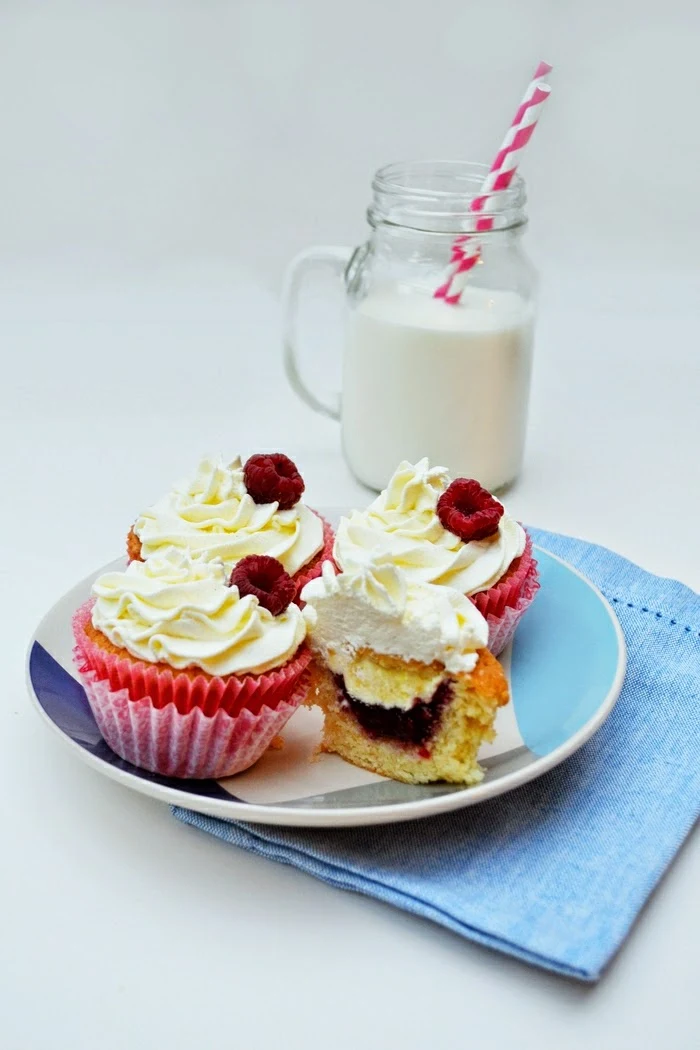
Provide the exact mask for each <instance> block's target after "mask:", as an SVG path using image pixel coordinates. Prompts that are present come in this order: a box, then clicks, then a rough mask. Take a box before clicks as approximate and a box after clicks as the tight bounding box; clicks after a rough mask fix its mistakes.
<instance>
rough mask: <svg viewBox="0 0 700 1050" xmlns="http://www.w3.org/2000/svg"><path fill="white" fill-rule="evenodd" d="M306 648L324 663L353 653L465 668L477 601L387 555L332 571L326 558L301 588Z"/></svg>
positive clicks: (479, 639) (474, 640)
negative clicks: (414, 575)
mask: <svg viewBox="0 0 700 1050" xmlns="http://www.w3.org/2000/svg"><path fill="white" fill-rule="evenodd" d="M302 599H303V601H305V602H306V606H305V608H304V611H303V615H304V618H305V620H306V622H307V624H308V627H309V638H310V642H311V644H312V646H313V647H314V648H316V649H319V650H320V651H321V652H322V653H323V655H324V656H325V657H326V659H327V660H328V659H329V656H330V660H329V663H331V666H333V667H337V666H339V664H338V657H339V654H340V655H341V661H340V665H342V654H343V653H345V654H346V655H347V656H348V657H349V658H350V657H352V655H353V654H354V653H356V652H358V651H359V650H362V649H371V650H373V651H374V652H375V653H384V654H386V655H389V656H399V657H401V658H402V659H404V660H407V661H413V660H416V661H418V662H419V663H423V664H432V663H434V662H435V661H437V662H439V663H440V664H443V665H444V666H445V668H446V669H447V670H448V671H451V672H455V673H456V672H461V671H466V672H469V671H472V670H473V669H474V667H475V666H476V663H477V660H478V654H477V650H478V649H484V648H485V647H486V645H487V644H488V626H487V623H486V620H485V619H484V617H483V616H482V615H481V613H480V612H479V611H478V609H477V608H476V606H475V605H474V604H473V603H472V602H470V601H469V599H468V598H467V597H465V595H463V594H460V593H459V592H458V591H455V590H453V589H452V588H451V587H441V586H437V585H435V584H430V583H420V582H418V581H415V580H411V579H410V578H409V576H408V575H407V574H406V573H405V572H403V571H402V570H401V569H400V568H398V566H397V565H395V564H394V563H393V562H392V561H391V560H390V558H388V557H386V556H379V557H375V558H369V559H367V560H366V561H365V562H364V564H363V565H362V566H360V567H359V568H358V569H357V571H356V572H343V573H340V574H338V575H337V574H336V572H335V569H334V567H333V565H332V563H331V562H329V561H327V562H324V564H323V570H322V573H321V576H320V577H318V578H317V579H315V580H311V582H310V583H307V584H306V586H305V587H304V590H303V591H302Z"/></svg>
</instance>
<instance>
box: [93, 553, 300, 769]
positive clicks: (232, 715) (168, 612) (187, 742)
mask: <svg viewBox="0 0 700 1050" xmlns="http://www.w3.org/2000/svg"><path fill="white" fill-rule="evenodd" d="M295 590H296V585H295V584H294V582H293V581H292V579H291V578H290V577H289V575H288V574H287V573H286V572H285V571H284V569H283V568H282V566H281V565H280V563H279V562H277V561H276V560H275V559H273V558H268V557H265V556H251V557H248V558H246V559H244V560H242V561H241V562H239V564H238V565H237V566H236V569H235V570H234V579H233V580H229V577H228V574H227V571H226V570H225V569H224V567H223V565H222V564H221V562H220V561H209V562H207V561H203V560H201V559H194V558H192V557H191V556H190V555H189V554H188V553H187V552H185V551H180V550H177V549H175V548H172V549H171V550H170V551H166V552H164V553H162V554H155V555H153V556H152V557H151V558H148V559H146V561H144V562H140V561H133V562H132V563H131V564H130V565H129V567H128V568H127V570H126V571H125V572H108V573H105V574H104V575H103V576H100V577H99V578H98V579H97V581H96V582H95V584H94V585H93V595H94V597H93V598H92V599H91V600H90V601H88V602H86V603H85V604H84V605H82V606H81V607H80V608H79V609H78V610H77V612H76V613H75V616H74V619H73V633H74V636H75V649H74V655H75V661H76V665H77V668H78V671H79V673H80V677H81V679H82V682H83V685H84V687H85V692H86V694H87V699H88V702H89V704H90V707H91V709H92V712H93V714H94V716H95V720H96V721H97V725H98V727H99V729H100V732H101V733H102V736H103V737H104V739H105V740H106V741H107V743H108V744H109V746H110V747H111V748H112V750H113V751H115V752H116V753H117V754H118V755H119V756H120V757H121V758H124V759H126V760H127V761H129V762H131V763H133V764H134V765H136V766H140V767H142V768H144V769H148V770H150V771H151V772H154V773H160V774H162V775H163V776H169V777H188V778H192V777H193V778H199V779H207V778H210V777H213V778H218V777H226V776H231V775H233V774H234V773H238V772H241V771H242V770H243V769H247V768H248V767H249V766H251V765H252V764H253V763H254V762H256V761H257V759H258V758H259V757H260V756H261V755H262V753H263V752H264V751H265V749H266V748H267V747H268V745H269V744H270V742H271V741H272V740H273V738H274V737H275V736H276V734H277V733H279V732H280V730H281V729H282V727H283V726H284V725H285V723H286V722H287V721H288V719H289V718H290V717H291V715H292V714H293V713H294V711H295V710H296V709H297V707H299V705H300V704H301V703H302V702H303V701H304V700H305V699H306V695H307V689H308V685H309V664H310V660H311V652H310V650H309V647H308V645H307V644H306V643H305V635H306V625H305V621H304V619H303V616H302V613H301V610H300V609H299V608H298V607H297V606H296V605H294V604H290V599H291V598H292V597H293V596H294V593H295Z"/></svg>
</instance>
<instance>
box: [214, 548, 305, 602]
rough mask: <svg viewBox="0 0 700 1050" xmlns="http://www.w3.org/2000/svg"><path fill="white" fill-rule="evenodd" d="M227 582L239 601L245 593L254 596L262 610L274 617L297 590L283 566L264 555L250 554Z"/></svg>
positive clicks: (274, 559)
mask: <svg viewBox="0 0 700 1050" xmlns="http://www.w3.org/2000/svg"><path fill="white" fill-rule="evenodd" d="M230 583H231V586H232V587H238V593H239V594H240V596H241V598H244V597H245V596H246V594H253V595H255V597H256V598H257V599H258V601H259V602H260V604H261V605H262V607H263V609H267V610H268V611H269V612H271V613H272V615H273V616H279V614H280V613H283V612H284V611H285V609H286V608H287V606H288V605H289V603H290V602H291V600H292V598H293V597H294V595H295V594H296V589H297V587H296V584H295V582H294V580H293V579H292V577H291V576H290V575H289V573H287V572H285V571H284V568H283V566H282V563H281V562H279V561H277V558H268V556H267V555H266V554H249V555H248V556H247V557H246V558H241V560H240V561H239V563H238V565H236V567H235V568H234V570H233V572H232V573H231V581H230Z"/></svg>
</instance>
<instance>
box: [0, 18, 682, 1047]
mask: <svg viewBox="0 0 700 1050" xmlns="http://www.w3.org/2000/svg"><path fill="white" fill-rule="evenodd" d="M698 55H700V13H699V9H698V7H697V5H696V4H695V3H691V2H688V3H681V2H678V0H676V2H673V0H671V2H666V3H664V4H660V3H650V2H648V0H636V2H629V3H628V2H623V0H611V2H607V3H603V2H599V0H589V2H588V3H586V4H582V3H577V4H574V3H569V2H566V0H558V2H556V0H550V2H544V0H541V2H532V0H521V2H520V3H518V2H517V0H512V2H505V0H489V2H484V0H482V2H480V3H478V4H475V3H468V2H466V0H462V2H456V0H431V2H430V3H425V4H418V3H417V2H413V0H405V2H403V3H400V2H399V0H383V2H382V0H374V2H371V0H355V2H354V3H339V2H334V0H325V2H323V0H287V2H285V0H277V2H275V3H270V2H266V0H259V2H257V3H256V2H253V0H240V2H238V0H229V2H225V0H220V2H216V0H190V2H185V0H171V2H170V3H165V2H163V3H158V2H149V0H140V2H136V0H99V2H95V0H92V2H91V3H87V2H86V3H77V2H76V3H69V2H67V0H53V2H52V3H51V4H48V3H40V2H35V3H31V2H26V0H25V2H20V0H0V99H1V100H2V102H1V104H0V149H1V150H2V163H1V164H0V348H1V350H2V355H3V372H2V383H0V410H1V411H2V429H1V431H0V439H1V440H2V449H3V456H2V463H3V468H2V469H3V478H2V492H3V510H4V514H3V515H2V517H1V518H0V534H1V535H2V556H1V557H2V561H1V563H0V572H1V576H0V581H1V583H2V603H1V606H2V608H1V609H0V612H1V613H2V640H3V646H2V649H3V661H4V663H5V665H6V679H5V690H4V694H3V697H2V699H1V700H0V753H1V757H0V777H1V778H2V782H4V783H3V788H2V794H1V795H0V806H2V811H3V812H2V821H3V832H4V839H5V848H4V850H3V865H2V867H1V868H0V872H1V873H0V890H1V891H2V896H1V898H0V899H1V900H2V906H0V924H1V931H0V1017H1V1018H2V1021H0V1025H1V1026H2V1029H1V1030H0V1043H1V1044H2V1045H3V1047H7V1050H44V1048H46V1050H49V1048H51V1050H57V1048H62V1047H64V1046H65V1047H70V1048H71V1050H83V1048H85V1050H88V1048H90V1050H93V1048H94V1047H98V1046H99V1047H100V1048H103V1050H117V1048H119V1050H121V1048H123V1047H125V1046H127V1045H129V1046H133V1047H135V1048H141V1047H143V1048H146V1047H149V1048H151V1047H152V1048H155V1050H158V1048H159V1047H161V1046H163V1047H168V1050H187V1048H190V1047H192V1046H200V1047H203V1048H206V1047H209V1046H228V1045H232V1046H234V1045H235V1046H238V1045H245V1046H247V1047H250V1048H251V1050H254V1048H257V1047H263V1048H264V1047H268V1046H277V1045H284V1046H287V1047H290V1048H296V1047H305V1048H309V1050H315V1048H316V1047H319V1048H321V1047H326V1046H330V1047H333V1048H336V1047H337V1048H346V1047H347V1048H350V1047H356V1046H367V1047H380V1046H381V1047H386V1046H392V1045H401V1046H402V1047H404V1048H406V1050H414V1048H416V1050H417V1048H418V1047H423V1046H428V1045H430V1046H433V1045H435V1046H438V1045H441V1044H447V1043H449V1044H450V1045H461V1044H462V1043H464V1044H466V1043H467V1042H470V1043H472V1042H473V1043H476V1042H479V1043H482V1044H484V1045H490V1046H494V1047H497V1048H500V1047H503V1048H505V1047H511V1046H513V1045H518V1046H520V1047H530V1046H532V1047H535V1046H537V1047H540V1046H542V1045H545V1046H546V1045H552V1046H555V1045H557V1046H566V1047H567V1048H578V1047H582V1048H583V1047H586V1048H588V1047H590V1046H597V1047H602V1048H608V1047H610V1048H614V1050H617V1048H626V1047H634V1048H635V1050H639V1048H644V1047H651V1046H657V1045H664V1046H669V1047H673V1048H674V1050H675V1048H680V1050H685V1048H686V1047H688V1048H690V1047H691V1046H695V1045H697V1029H695V1031H693V1028H692V1024H693V1017H697V1011H696V1010H695V1005H694V995H695V979H696V978H695V975H696V974H697V972H698V964H699V963H700V955H699V954H698V944H700V936H699V935H700V922H699V917H698V908H697V903H696V902H697V893H696V887H697V881H698V874H699V872H700V868H699V866H698V865H699V861H700V854H699V852H698V842H697V836H696V837H695V839H694V840H692V841H691V842H690V843H689V844H688V845H687V846H686V847H685V849H684V850H683V851H682V853H681V855H680V856H679V858H678V859H677V861H676V863H675V864H674V866H673V868H672V870H671V871H670V873H669V875H668V877H667V878H666V880H665V881H664V883H663V884H662V887H661V889H660V891H659V892H658V893H657V894H656V895H655V897H654V898H653V900H652V902H651V904H650V905H649V907H648V908H647V909H646V910H645V912H644V914H643V916H642V917H641V919H640V922H639V924H638V926H637V928H636V930H635V932H634V934H633V936H632V937H631V938H630V941H629V943H628V944H627V946H626V947H625V949H624V950H623V952H622V953H621V955H620V957H619V958H618V960H617V961H616V963H615V964H614V966H613V967H612V969H611V970H610V972H609V974H608V975H607V976H606V978H605V979H604V981H603V982H602V983H601V984H600V985H599V986H598V987H597V988H594V989H584V988H581V987H579V986H577V985H575V984H573V983H570V982H566V981H563V980H560V979H558V978H553V977H550V976H547V975H544V974H541V973H539V972H536V971H534V970H532V969H530V968H527V967H524V966H521V965H520V964H517V963H514V962H512V961H510V960H506V959H504V958H502V957H500V956H497V955H495V954H493V953H489V952H487V951H484V950H481V949H479V948H476V947H474V946H472V945H469V944H465V943H463V942H462V941H461V940H459V939H458V938H456V937H453V936H451V935H450V934H447V933H445V932H444V931H441V930H437V929H436V928H434V927H432V926H430V925H429V924H428V923H424V922H421V921H418V920H416V919H413V918H409V917H407V916H404V915H402V914H399V913H398V912H395V911H394V910H392V909H390V908H387V907H383V906H379V905H377V904H375V903H371V902H368V901H366V900H363V899H360V898H356V897H352V896H349V895H344V894H341V893H340V892H338V891H336V890H331V889H329V888H327V887H324V886H323V885H321V884H320V883H317V882H315V881H314V880H312V879H310V878H308V877H305V876H302V875H300V874H298V873H296V872H292V871H289V870H286V869H283V868H279V867H277V866H275V865H273V864H270V863H266V862H263V861H261V860H259V859H255V858H253V857H250V856H247V855H245V854H241V853H236V852H234V851H232V850H229V849H226V848H224V847H223V846H221V845H220V844H218V843H215V842H210V841H208V840H207V839H205V838H204V837H203V836H201V835H197V834H196V833H194V832H193V831H191V830H187V829H184V828H182V827H180V826H179V825H177V824H175V822H174V821H172V820H171V818H170V817H169V815H168V813H167V811H166V810H164V809H162V808H160V807H158V806H157V805H156V804H155V803H150V802H148V801H147V800H142V799H140V798H138V797H136V796H131V795H130V794H128V793H126V792H124V791H123V790H120V789H119V788H118V787H117V786H116V785H113V784H112V783H109V782H107V781H104V782H103V781H101V780H100V778H99V777H97V776H96V775H95V774H93V773H92V772H91V771H89V770H87V769H83V768H82V767H79V766H76V765H75V763H74V761H73V759H72V756H71V755H70V754H69V753H68V752H67V751H66V752H64V751H63V750H62V749H61V747H60V744H59V743H58V742H56V741H54V739H52V738H50V737H49V736H48V734H46V732H45V730H44V728H43V727H42V726H41V724H40V723H39V720H38V719H37V718H36V716H35V715H34V714H33V712H32V711H31V710H29V708H28V704H27V701H26V698H25V693H24V684H23V668H22V659H23V651H24V648H25V646H26V642H27V640H28V637H29V635H30V633H31V631H32V629H33V627H34V625H35V623H36V621H37V620H38V619H39V618H40V616H41V615H42V614H43V612H44V611H45V609H46V608H47V607H48V606H49V605H50V604H51V602H52V601H53V600H54V599H55V598H56V597H57V596H58V595H59V594H60V593H62V591H64V590H65V589H67V588H68V587H69V586H70V585H72V583H73V582H75V580H77V579H78V578H80V577H81V576H83V575H85V574H87V573H88V572H89V571H90V570H92V569H93V568H94V567H95V566H96V565H99V564H101V563H103V562H105V561H108V560H110V559H111V558H113V557H114V556H115V553H116V552H118V551H119V550H120V549H121V545H122V542H123V535H124V533H125V531H126V530H127V528H128V525H129V523H130V521H131V520H132V519H133V517H134V515H135V514H136V512H137V511H138V510H139V509H141V508H142V506H143V505H145V504H146V503H147V502H150V501H151V500H152V499H153V498H154V497H155V496H157V495H158V494H160V492H161V491H162V490H163V488H164V487H165V486H167V485H168V484H169V483H170V481H172V480H173V479H174V478H175V477H177V476H179V475H180V474H182V473H183V471H184V472H186V471H187V470H188V469H189V467H190V466H191V465H192V464H193V463H194V462H196V460H197V458H198V457H199V455H200V454H201V453H202V452H206V451H209V450H211V451H219V450H221V451H222V452H224V453H232V452H234V451H236V450H238V449H241V450H242V451H243V452H244V453H246V452H249V451H253V450H255V449H258V448H261V447H270V448H274V447H283V448H285V449H286V450H287V451H289V452H290V453H292V454H293V455H294V456H295V457H296V458H297V459H298V460H299V462H300V465H301V466H302V467H303V470H304V473H305V476H306V477H307V481H308V494H309V501H310V502H311V503H315V504H316V505H331V506H337V505H343V504H347V503H350V502H352V501H353V500H364V499H366V494H365V493H363V492H362V491H361V490H360V489H359V487H358V486H357V485H356V484H355V483H354V482H353V481H352V479H351V478H350V476H349V475H348V473H347V470H346V468H345V466H344V465H343V462H342V459H341V457H340V452H339V442H338V434H337V429H336V427H335V425H334V424H332V423H330V422H329V421H326V420H323V419H320V418H318V417H313V416H312V415H311V414H310V413H309V412H308V411H307V410H306V409H305V408H304V407H303V406H301V405H299V404H298V403H297V402H295V401H294V400H293V398H292V395H291V394H290V393H289V391H288V388H287V386H286V383H285V380H284V378H283V375H282V372H281V368H280V365H279V314H278V306H277V295H278V289H279V283H280V279H281V274H282V271H283V267H284V263H285V261H286V259H287V258H288V257H289V256H290V255H291V254H292V253H293V252H295V251H296V250H298V249H300V248H302V247H305V246H306V245H307V244H309V243H313V242H315V241H326V242H330V243H342V242H352V243H357V242H358V241H359V240H360V239H361V238H362V237H363V235H364V224H363V214H364V209H365V207H366V204H367V202H368V192H369V181H370V177H371V174H372V171H373V170H374V168H375V167H377V166H378V165H379V164H381V163H384V162H387V161H389V160H395V159H400V158H407V157H430V156H433V157H435V156H450V157H466V158H471V159H480V160H488V159H490V155H491V154H492V153H493V151H494V150H495V149H496V147H497V146H498V144H499V140H500V137H501V136H502V134H503V130H504V128H505V125H507V123H508V122H509V120H510V117H511V115H512V111H513V109H514V105H515V103H516V102H517V100H518V99H519V97H520V95H521V94H522V91H523V88H524V85H525V83H526V82H527V79H528V77H529V75H530V72H531V70H532V69H533V68H534V66H535V64H536V62H537V60H538V59H539V58H540V57H544V58H547V59H548V60H549V61H551V62H552V63H554V64H555V66H556V71H555V74H554V75H553V77H552V84H553V87H554V92H553V95H552V99H551V101H550V103H549V104H548V111H547V112H546V114H545V117H544V118H543V121H542V126H541V128H539V129H538V131H537V134H536V136H535V138H534V140H533V143H532V146H531V148H530V150H529V152H528V157H527V158H526V162H525V164H524V166H523V173H524V174H525V176H526V178H527V180H528V183H529V186H530V201H531V204H530V214H531V220H532V221H531V228H530V231H529V233H528V243H529V249H530V252H531V254H532V256H533V257H534V258H535V260H536V261H537V263H538V264H539V266H540V269H541V271H542V274H543V296H542V307H541V321H540V326H539V335H538V342H537V363H536V369H535V376H534V385H533V401H532V413H531V428H530V438H529V448H528V456H527V462H526V469H525V472H524V474H523V477H522V479H521V482H520V483H519V485H518V486H517V487H516V489H515V490H514V491H513V493H512V495H511V496H510V500H509V502H510V504H511V506H512V509H513V511H514V512H515V513H516V514H517V515H518V516H521V517H524V518H525V519H526V520H528V521H531V522H533V523H536V524H538V525H542V526H545V527H549V528H552V529H559V530H562V531H567V532H573V533H577V534H579V535H584V536H586V537H587V538H590V539H593V540H597V541H598V542H602V543H605V544H607V545H609V546H612V547H614V548H616V549H617V550H619V551H621V552H622V553H624V554H627V555H628V556H629V557H631V558H633V559H635V560H637V561H639V562H642V563H643V564H644V565H645V566H646V567H647V568H649V569H651V570H653V571H655V572H659V573H663V574H668V575H673V576H676V577H678V578H681V579H682V580H684V582H686V583H688V584H690V585H691V586H694V587H696V588H698V587H700V560H699V558H698V554H697V549H698V547H697V521H698V515H699V513H700V497H699V495H698V488H699V486H698V468H697V448H698V439H699V438H700V428H699V425H698V403H699V401H700V354H699V353H698V346H699V345H700V320H699V317H698V303H699V301H700V298H699V295H698V293H699V292H700V273H699V270H698V264H697V256H696V243H697V238H698V233H699V232H700V213H699V212H700V206H699V204H698V201H699V200H700V194H699V193H698V190H697V165H698V159H699V150H698V143H697V131H696V129H697V124H698V116H697V107H698V99H699V98H700V75H699V73H698V70H699V69H700V63H699V62H698ZM316 336H317V338H316V343H317V345H318V346H319V347H320V348H322V349H324V350H325V351H326V352H325V354H324V356H323V360H322V361H321V360H320V361H319V364H318V367H319V369H320V370H321V371H326V370H329V371H332V367H331V366H330V365H329V359H330V358H331V356H332V351H333V350H334V348H335V346H336V344H337V333H333V332H328V333H327V335H326V333H325V332H324V331H321V329H320V327H319V329H318V331H317V333H316Z"/></svg>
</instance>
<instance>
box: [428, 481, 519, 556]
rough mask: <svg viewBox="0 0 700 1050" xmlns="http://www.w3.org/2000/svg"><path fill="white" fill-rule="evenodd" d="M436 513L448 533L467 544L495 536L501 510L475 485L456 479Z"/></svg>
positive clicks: (473, 482) (497, 503) (492, 498)
mask: <svg viewBox="0 0 700 1050" xmlns="http://www.w3.org/2000/svg"><path fill="white" fill-rule="evenodd" d="M437 513H438V518H439V519H440V521H441V522H442V524H443V525H444V527H445V528H446V529H447V531H448V532H453V533H454V534H455V536H459V538H460V540H463V541H464V543H469V541H470V540H484V539H486V537H487V536H492V535H493V533H494V532H496V530H497V529H498V523H499V521H500V520H501V518H502V517H503V507H502V505H501V504H500V503H499V502H498V500H497V499H494V497H493V496H492V495H491V493H490V492H487V491H486V489H483V488H482V487H481V485H480V484H479V482H478V481H473V480H471V479H469V478H457V479H456V481H453V482H452V484H451V485H449V486H448V487H447V488H446V489H445V491H444V492H443V494H442V496H440V499H439V500H438V504H437Z"/></svg>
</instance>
